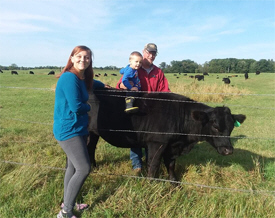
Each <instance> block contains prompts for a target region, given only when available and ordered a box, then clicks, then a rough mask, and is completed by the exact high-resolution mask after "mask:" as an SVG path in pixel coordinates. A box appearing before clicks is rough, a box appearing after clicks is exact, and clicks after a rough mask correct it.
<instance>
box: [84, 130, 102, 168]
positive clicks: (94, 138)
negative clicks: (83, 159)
mask: <svg viewBox="0 0 275 218" xmlns="http://www.w3.org/2000/svg"><path fill="white" fill-rule="evenodd" d="M98 139H99V136H98V135H96V134H95V133H93V132H90V133H89V139H88V144H87V148H88V153H89V157H90V161H91V164H92V166H93V167H96V161H95V149H96V144H97V142H98Z"/></svg>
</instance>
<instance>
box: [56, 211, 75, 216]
mask: <svg viewBox="0 0 275 218" xmlns="http://www.w3.org/2000/svg"><path fill="white" fill-rule="evenodd" d="M56 217H57V218H77V217H76V216H75V215H74V214H73V213H72V212H68V213H65V212H63V210H60V211H59V213H58V214H57V216H56Z"/></svg>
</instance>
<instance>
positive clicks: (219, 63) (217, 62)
mask: <svg viewBox="0 0 275 218" xmlns="http://www.w3.org/2000/svg"><path fill="white" fill-rule="evenodd" d="M159 67H160V68H161V69H162V70H163V72H164V73H255V72H256V71H259V72H270V73H274V72H275V62H274V61H273V59H268V60H266V59H261V60H259V61H256V60H254V59H237V58H226V59H212V60H211V61H209V62H205V63H204V64H197V63H196V62H194V61H192V60H189V59H187V60H182V61H171V62H170V64H166V63H165V62H162V63H161V64H160V65H159ZM57 68H61V67H60V66H39V67H18V66H17V65H16V64H11V65H10V66H1V65H0V69H1V70H32V69H57ZM94 69H98V70H120V69H121V68H117V67H116V66H106V67H94Z"/></svg>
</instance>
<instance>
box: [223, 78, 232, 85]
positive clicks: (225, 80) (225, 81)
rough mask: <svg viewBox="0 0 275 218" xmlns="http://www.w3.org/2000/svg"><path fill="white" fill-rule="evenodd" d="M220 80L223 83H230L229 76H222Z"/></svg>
mask: <svg viewBox="0 0 275 218" xmlns="http://www.w3.org/2000/svg"><path fill="white" fill-rule="evenodd" d="M222 81H223V82H224V83H225V84H230V82H231V81H230V79H229V78H223V79H222Z"/></svg>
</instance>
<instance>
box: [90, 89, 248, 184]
mask: <svg viewBox="0 0 275 218" xmlns="http://www.w3.org/2000/svg"><path fill="white" fill-rule="evenodd" d="M125 96H126V92H124V91H114V90H110V89H109V90H108V91H107V90H97V91H94V94H91V95H90V99H89V103H90V104H91V105H92V107H91V108H92V109H91V111H90V116H91V123H90V125H89V129H90V142H89V144H88V150H89V154H90V160H91V162H92V164H93V165H94V166H96V162H95V158H94V156H95V148H96V144H97V140H98V138H99V136H100V137H102V138H103V139H104V140H105V141H107V142H108V143H110V144H111V145H114V146H117V147H123V148H129V147H145V148H147V149H148V161H147V167H148V176H149V177H155V176H157V172H158V169H159V167H160V163H161V158H163V160H164V164H165V166H166V168H167V170H168V173H169V179H170V180H176V175H175V171H174V170H175V159H176V157H178V156H179V155H181V154H186V153H188V152H189V151H190V150H191V149H192V148H193V146H194V145H195V144H196V143H197V142H199V141H207V142H209V143H210V144H211V145H212V146H213V147H214V148H215V149H216V150H217V151H218V153H219V154H222V155H229V154H232V153H233V147H232V144H231V142H230V138H229V136H230V134H231V132H232V130H233V128H234V122H236V121H238V122H239V123H242V122H243V121H244V120H245V118H246V117H245V115H242V114H239V115H235V114H231V111H230V109H229V108H228V107H216V108H213V107H210V106H207V105H205V104H202V103H198V102H195V101H193V100H191V99H189V98H187V97H185V96H182V95H179V94H174V93H139V97H136V100H135V106H137V107H139V112H137V113H135V114H126V113H125V112H124V109H125V100H124V99H125Z"/></svg>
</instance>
